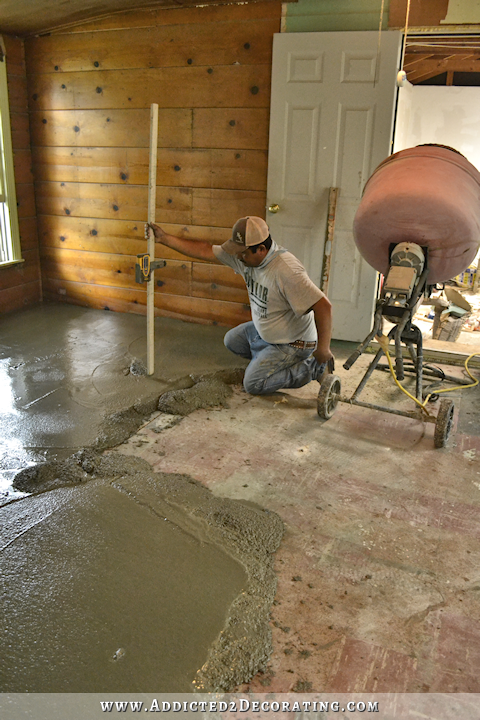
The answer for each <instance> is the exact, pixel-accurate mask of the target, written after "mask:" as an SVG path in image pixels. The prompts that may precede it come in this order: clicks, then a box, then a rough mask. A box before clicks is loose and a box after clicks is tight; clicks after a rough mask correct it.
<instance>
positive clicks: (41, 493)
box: [0, 378, 283, 693]
mask: <svg viewBox="0 0 480 720" xmlns="http://www.w3.org/2000/svg"><path fill="white" fill-rule="evenodd" d="M229 394H231V388H230V387H229V386H228V385H226V384H225V383H224V382H222V381H221V380H220V379H218V378H214V379H211V378H207V379H205V378H197V379H196V382H195V384H194V385H193V387H192V388H186V389H183V390H177V391H171V392H169V393H166V394H164V395H163V396H162V397H161V398H160V401H159V407H160V409H161V410H162V412H168V413H169V415H168V416H165V417H173V418H174V419H175V422H179V421H181V418H182V417H183V416H184V415H186V414H188V413H189V412H191V411H192V410H193V409H196V408H199V407H211V406H214V405H215V404H220V405H225V404H226V403H227V401H228V396H229ZM125 417H128V413H127V412H126V413H123V414H121V413H120V415H119V416H118V415H117V417H116V418H113V419H111V424H112V427H113V428H114V429H115V432H117V431H118V428H119V427H122V424H123V422H124V419H125ZM107 425H108V423H107ZM106 446H108V434H105V433H104V434H103V435H102V437H101V438H100V439H99V442H98V447H97V448H91V449H85V450H82V451H80V452H77V453H75V454H74V455H72V456H71V457H70V458H68V459H67V460H65V461H61V462H60V461H56V462H47V463H44V464H41V465H37V466H35V467H33V468H28V469H27V470H25V471H23V472H21V473H19V475H18V476H17V478H16V480H15V486H16V487H17V489H18V490H22V491H24V492H29V493H32V494H31V495H30V496H28V497H25V498H23V499H20V500H15V501H12V502H10V503H7V504H6V505H4V506H3V508H1V509H0V516H1V517H0V548H1V550H2V552H1V565H2V575H3V578H4V602H3V604H2V607H3V614H4V616H3V618H2V624H3V627H4V643H3V647H4V651H3V653H2V654H3V657H2V661H1V668H0V689H1V690H2V692H100V691H102V692H103V691H111V692H113V691H122V692H170V693H171V692H174V693H175V692H193V691H197V690H199V691H207V692H212V691H220V690H231V689H233V688H234V687H235V686H236V685H238V684H241V683H242V682H245V681H248V680H249V679H250V678H251V677H252V676H253V675H254V674H255V673H256V672H257V671H258V670H260V669H262V668H264V667H265V665H266V662H267V660H268V657H269V655H270V653H271V632H270V627H269V614H270V608H271V605H272V603H273V599H274V594H275V588H276V577H275V574H274V572H273V556H274V552H275V550H276V549H277V548H278V546H279V543H280V541H281V537H282V534H283V524H282V522H281V520H280V518H279V517H278V516H277V515H276V514H275V513H271V512H269V511H268V510H265V509H263V508H259V507H252V506H250V505H248V506H247V505H245V504H242V503H241V502H239V501H235V500H227V499H223V498H218V497H215V496H213V495H212V493H211V492H210V491H209V490H208V489H207V488H205V487H204V486H203V485H201V484H200V483H198V482H197V481H196V480H195V479H194V478H193V477H189V476H185V475H173V474H165V473H158V472H153V471H152V468H151V467H150V466H149V465H148V464H147V463H146V462H145V461H144V460H141V459H140V458H134V457H126V456H123V455H120V454H115V453H108V452H103V451H102V448H104V447H106Z"/></svg>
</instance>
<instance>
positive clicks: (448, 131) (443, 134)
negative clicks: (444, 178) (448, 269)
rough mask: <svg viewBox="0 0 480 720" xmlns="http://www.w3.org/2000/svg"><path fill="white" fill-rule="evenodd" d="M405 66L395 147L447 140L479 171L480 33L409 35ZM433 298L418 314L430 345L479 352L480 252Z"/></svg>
mask: <svg viewBox="0 0 480 720" xmlns="http://www.w3.org/2000/svg"><path fill="white" fill-rule="evenodd" d="M403 69H404V71H405V73H406V75H407V81H406V82H405V84H404V85H403V86H402V87H400V88H399V90H398V103H397V113H396V120H395V133H394V142H393V152H398V151H400V150H403V149H406V148H409V147H414V146H416V145H423V144H432V143H433V144H438V145H446V146H448V147H451V148H453V149H455V150H457V151H458V152H460V153H461V154H462V155H464V156H465V157H466V158H467V160H469V162H470V163H471V164H472V165H474V166H475V167H476V168H477V170H479V171H480V134H479V132H478V127H480V35H478V34H472V33H468V34H466V33H464V34H458V33H455V34H451V33H449V34H443V33H442V34H440V33H428V34H413V35H409V36H407V38H406V45H405V52H404V64H403ZM432 297H433V299H434V300H435V303H434V304H430V301H426V303H424V304H422V305H421V306H420V308H419V309H418V311H417V313H416V315H415V324H416V325H418V327H419V328H420V329H421V331H422V334H423V336H424V342H425V346H426V347H427V348H429V349H431V350H439V351H445V350H449V351H450V352H453V353H456V354H459V355H465V356H468V355H471V354H472V353H476V352H478V353H480V252H479V253H477V256H476V258H475V260H474V261H473V262H472V264H471V265H470V266H469V268H467V270H466V271H465V272H464V273H462V274H461V275H460V276H457V277H454V278H451V280H450V281H449V282H447V283H445V284H444V286H443V287H442V286H438V291H436V292H434V293H433V295H432ZM454 301H457V302H454ZM442 303H445V305H444V306H443V309H442ZM458 303H460V306H459V304H458ZM435 304H436V305H437V307H435Z"/></svg>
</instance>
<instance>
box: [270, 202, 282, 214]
mask: <svg viewBox="0 0 480 720" xmlns="http://www.w3.org/2000/svg"><path fill="white" fill-rule="evenodd" d="M279 210H280V205H277V204H276V203H275V204H274V205H269V206H268V212H271V213H277V212H278V211H279Z"/></svg>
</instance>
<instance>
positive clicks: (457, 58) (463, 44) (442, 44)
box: [403, 35, 480, 85]
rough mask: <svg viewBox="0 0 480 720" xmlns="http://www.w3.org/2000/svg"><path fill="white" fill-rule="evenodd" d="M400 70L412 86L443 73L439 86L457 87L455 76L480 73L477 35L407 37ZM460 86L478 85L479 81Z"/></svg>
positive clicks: (479, 50) (479, 45)
mask: <svg viewBox="0 0 480 720" xmlns="http://www.w3.org/2000/svg"><path fill="white" fill-rule="evenodd" d="M403 69H404V70H405V72H406V73H407V78H408V80H409V82H411V83H412V84H413V85H418V84H419V83H422V82H426V81H427V82H428V81H432V79H433V78H436V77H437V76H439V75H443V74H446V77H445V78H443V79H442V80H445V82H443V81H442V83H441V84H446V85H455V84H458V82H456V81H455V77H456V75H457V77H458V73H462V75H463V73H480V35H414V36H411V37H408V35H407V43H406V48H405V60H404V64H403ZM464 80H465V78H464ZM432 84H433V83H432ZM462 84H472V85H477V84H479V83H478V78H475V76H474V75H472V76H471V83H469V82H468V81H467V82H462Z"/></svg>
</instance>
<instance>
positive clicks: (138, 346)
mask: <svg viewBox="0 0 480 720" xmlns="http://www.w3.org/2000/svg"><path fill="white" fill-rule="evenodd" d="M155 332H156V338H155V350H156V355H155V372H154V374H153V375H152V376H151V377H147V376H145V375H138V374H134V372H138V370H139V369H140V371H141V370H142V366H143V369H144V367H145V363H146V320H145V318H144V317H141V316H138V315H126V314H120V313H111V312H108V311H103V310H91V309H85V308H79V307H76V306H72V305H63V304H54V303H45V304H42V305H38V306H36V307H34V308H30V309H28V310H24V311H21V312H15V313H11V314H9V315H4V316H3V317H2V318H1V319H0V390H1V392H0V422H1V426H2V434H1V438H0V501H1V496H2V493H3V494H4V493H6V492H7V491H8V490H7V489H8V488H9V486H10V484H11V481H12V479H13V477H14V475H15V474H16V473H17V472H18V471H19V470H20V469H22V468H24V467H28V465H29V464H32V463H37V462H41V461H43V460H45V459H54V458H57V459H64V458H66V457H68V456H69V455H70V454H71V453H72V452H74V451H75V450H78V449H79V448H82V447H91V446H92V445H94V444H95V443H97V445H98V446H101V445H102V440H104V442H103V446H109V445H115V444H116V440H117V441H118V442H121V441H122V440H123V439H124V437H123V436H122V435H120V436H119V437H118V438H113V439H112V438H111V435H112V423H110V422H108V418H109V417H111V416H112V415H114V414H115V413H118V412H119V411H122V410H124V409H125V408H131V407H133V406H136V407H137V408H138V411H139V416H138V418H133V419H132V418H131V420H132V422H131V423H130V425H131V428H130V426H128V427H125V430H126V433H125V435H126V436H128V434H131V432H133V431H134V430H136V427H138V425H139V424H140V422H141V417H142V415H144V414H145V413H148V412H151V411H152V410H154V409H155V403H154V404H153V405H151V406H148V403H149V402H151V400H152V398H158V397H159V396H160V395H161V394H162V393H164V392H165V391H166V390H168V389H170V388H173V387H176V386H178V385H179V384H180V386H182V383H183V384H187V385H188V379H189V375H190V374H192V373H194V374H195V373H196V374H201V373H211V372H215V371H217V370H221V369H233V368H236V367H238V366H239V365H240V366H241V365H242V361H241V360H239V359H238V358H236V357H235V356H234V355H232V354H231V353H230V352H229V351H228V350H226V348H225V347H224V345H223V335H224V332H225V329H224V328H220V327H214V326H207V325H196V324H192V323H184V322H181V321H177V320H171V319H168V318H157V319H156V321H155ZM130 368H133V371H134V372H131V370H130ZM136 420H138V423H137V425H136V427H135V421H136ZM117 424H118V423H117ZM122 425H123V426H125V425H126V423H125V422H123V423H122ZM119 429H120V430H123V427H122V428H119ZM105 434H107V435H108V436H109V437H107V438H104V437H103V436H104V435H105ZM10 496H11V490H10Z"/></svg>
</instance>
